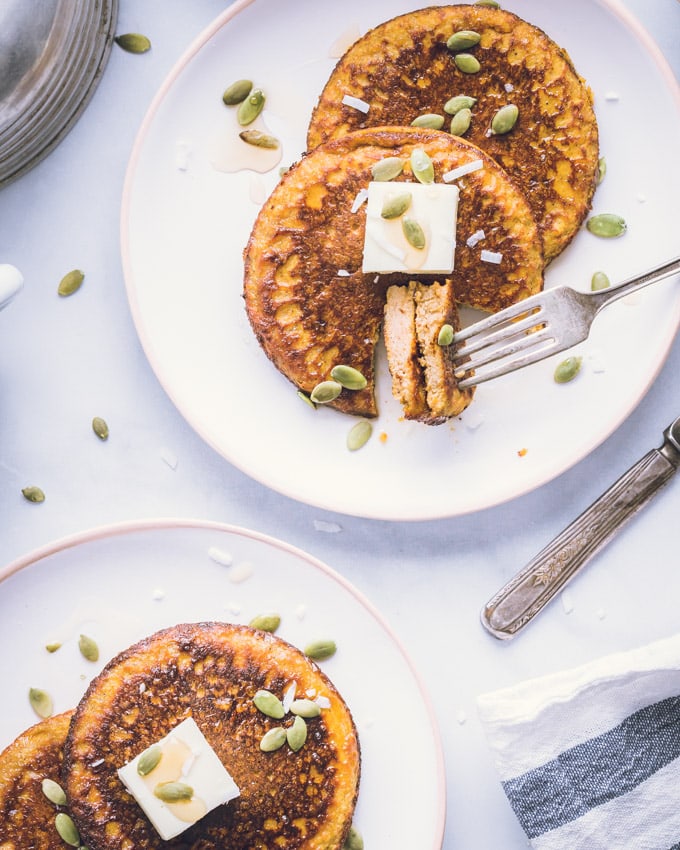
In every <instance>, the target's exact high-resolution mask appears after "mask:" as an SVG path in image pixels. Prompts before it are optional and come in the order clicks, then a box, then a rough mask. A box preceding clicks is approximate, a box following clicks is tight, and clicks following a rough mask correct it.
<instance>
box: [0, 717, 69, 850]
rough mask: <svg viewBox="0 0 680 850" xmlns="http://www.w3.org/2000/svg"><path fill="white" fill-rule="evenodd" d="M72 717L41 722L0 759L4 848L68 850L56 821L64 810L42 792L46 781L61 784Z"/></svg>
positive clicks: (0, 818) (0, 839)
mask: <svg viewBox="0 0 680 850" xmlns="http://www.w3.org/2000/svg"><path fill="white" fill-rule="evenodd" d="M72 713H73V712H66V713H65V714H58V715H56V716H54V717H50V718H49V719H47V720H42V721H41V722H40V723H36V724H35V725H34V726H31V728H30V729H28V730H26V732H24V733H23V734H21V735H19V737H18V738H17V739H16V740H15V741H14V742H13V743H11V744H10V745H9V746H8V747H7V749H5V750H4V752H3V753H2V754H0V848H2V850H27V848H36V850H64V847H65V846H66V845H65V844H64V841H63V840H62V838H61V837H60V836H59V833H58V832H57V830H56V828H55V825H54V818H55V816H56V814H57V812H59V811H65V809H64V808H60V807H57V806H55V804H54V803H51V802H50V801H49V800H48V799H47V797H46V796H45V795H44V793H43V791H42V782H43V779H52V780H53V781H54V782H57V783H60V784H61V766H62V760H63V747H64V741H65V740H66V733H67V732H68V727H69V722H70V719H71V715H72Z"/></svg>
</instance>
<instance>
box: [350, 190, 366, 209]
mask: <svg viewBox="0 0 680 850" xmlns="http://www.w3.org/2000/svg"><path fill="white" fill-rule="evenodd" d="M367 199H368V189H359V191H358V192H357V193H356V196H355V198H354V201H353V203H352V212H353V213H355V212H359V210H360V209H361V207H362V206H363V205H364V204H365V203H366V200H367Z"/></svg>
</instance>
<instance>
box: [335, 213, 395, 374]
mask: <svg viewBox="0 0 680 850" xmlns="http://www.w3.org/2000/svg"><path fill="white" fill-rule="evenodd" d="M409 198H410V196H409ZM331 378H333V379H334V380H335V381H337V382H338V383H339V384H342V386H343V387H345V389H348V390H363V389H364V387H365V386H366V384H367V383H368V381H367V380H366V378H364V376H363V375H362V374H361V372H360V371H359V370H358V369H355V368H354V367H353V366H343V365H339V366H334V367H333V368H332V369H331Z"/></svg>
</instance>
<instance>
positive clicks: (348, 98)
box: [342, 94, 371, 113]
mask: <svg viewBox="0 0 680 850" xmlns="http://www.w3.org/2000/svg"><path fill="white" fill-rule="evenodd" d="M342 102H343V103H344V104H345V106H351V107H352V109H358V110H359V112H363V113H366V112H368V110H369V109H370V108H371V105H370V103H366V101H365V100H362V99H361V98H360V97H354V96H353V95H351V94H346V95H345V96H344V97H343V99H342Z"/></svg>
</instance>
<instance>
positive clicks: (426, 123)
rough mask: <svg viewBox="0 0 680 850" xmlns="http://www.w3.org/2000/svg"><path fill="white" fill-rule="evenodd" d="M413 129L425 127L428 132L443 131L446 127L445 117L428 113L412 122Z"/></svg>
mask: <svg viewBox="0 0 680 850" xmlns="http://www.w3.org/2000/svg"><path fill="white" fill-rule="evenodd" d="M411 126H412V127H425V128H427V129H428V130H441V128H442V127H443V126H444V116H443V115H437V114H436V113H435V112H426V113H425V114H424V115H419V116H418V117H417V118H414V119H413V121H411Z"/></svg>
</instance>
